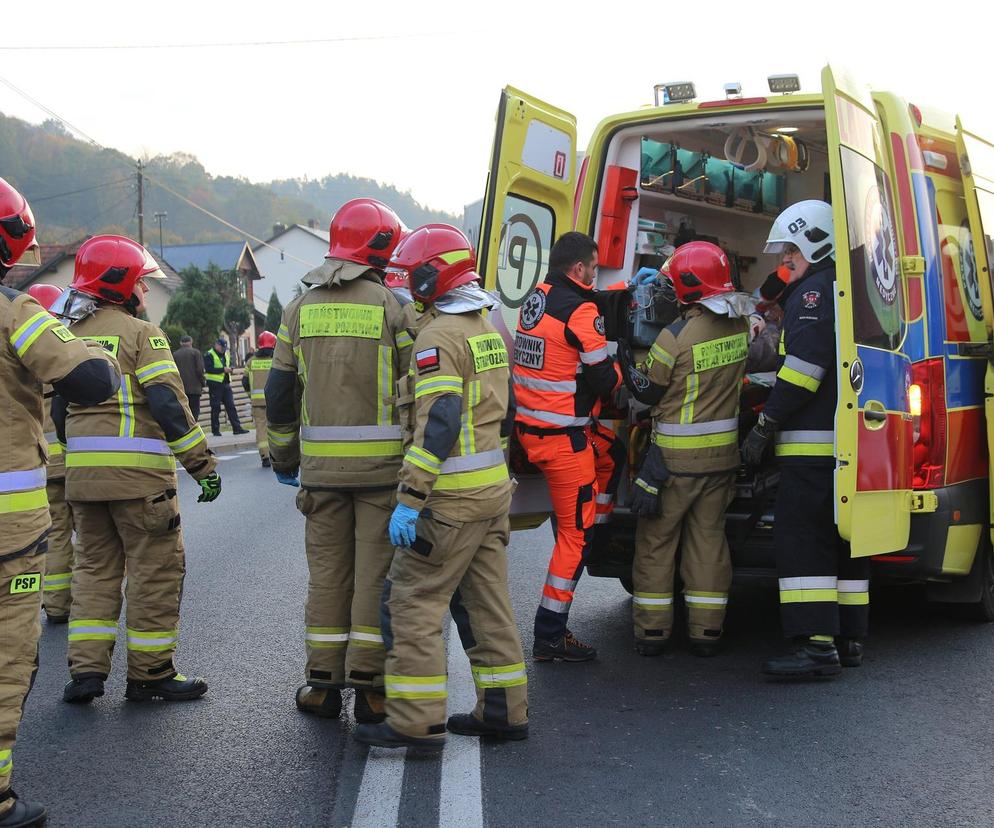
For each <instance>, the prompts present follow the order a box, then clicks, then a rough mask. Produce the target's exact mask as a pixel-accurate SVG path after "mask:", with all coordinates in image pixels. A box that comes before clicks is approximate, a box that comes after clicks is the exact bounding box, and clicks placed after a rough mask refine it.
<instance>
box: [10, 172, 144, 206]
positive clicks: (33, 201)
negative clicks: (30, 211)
mask: <svg viewBox="0 0 994 828" xmlns="http://www.w3.org/2000/svg"><path fill="white" fill-rule="evenodd" d="M130 181H131V177H130V176H129V177H128V178H118V179H117V180H116V181H104V182H103V183H102V184H94V185H93V186H92V187H81V188H80V189H78V190H69V191H68V192H65V193H55V194H54V195H48V196H42V197H41V198H37V197H35V196H32V197H31V198H29V199H28V202H29V203H30V204H40V203H41V202H43V201H52V200H53V199H56V198H65V197H66V196H71V195H78V194H79V193H88V192H90V190H99V189H101V188H102V187H113V186H114V185H115V184H124V183H125V182H130Z"/></svg>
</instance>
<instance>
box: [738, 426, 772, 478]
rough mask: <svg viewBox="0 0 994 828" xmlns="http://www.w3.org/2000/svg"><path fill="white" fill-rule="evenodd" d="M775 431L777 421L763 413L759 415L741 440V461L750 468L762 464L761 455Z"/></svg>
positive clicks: (764, 452) (763, 453)
mask: <svg viewBox="0 0 994 828" xmlns="http://www.w3.org/2000/svg"><path fill="white" fill-rule="evenodd" d="M776 433H777V421H776V420H771V419H770V418H769V417H767V416H766V415H765V414H760V415H759V422H757V423H756V425H754V426H753V427H752V431H750V432H749V434H748V435H746V438H745V440H744V441H743V442H742V447H741V451H742V462H743V463H745V464H746V465H747V466H750V467H752V468H757V467H759V466H761V465H763V455H765V454H766V451H767V449H768V448H769V446H770V441H772V440H773V436H774V435H775V434H776Z"/></svg>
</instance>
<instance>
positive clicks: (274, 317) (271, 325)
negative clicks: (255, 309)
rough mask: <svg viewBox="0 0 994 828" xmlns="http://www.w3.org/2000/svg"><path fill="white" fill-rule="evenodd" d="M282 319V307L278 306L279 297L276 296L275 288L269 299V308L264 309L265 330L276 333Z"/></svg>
mask: <svg viewBox="0 0 994 828" xmlns="http://www.w3.org/2000/svg"><path fill="white" fill-rule="evenodd" d="M282 318H283V306H282V305H281V304H280V297H279V296H277V295H276V288H273V293H272V295H271V296H270V297H269V307H268V308H266V330H267V331H270V332H271V333H276V331H278V330H279V327H280V320H281V319H282Z"/></svg>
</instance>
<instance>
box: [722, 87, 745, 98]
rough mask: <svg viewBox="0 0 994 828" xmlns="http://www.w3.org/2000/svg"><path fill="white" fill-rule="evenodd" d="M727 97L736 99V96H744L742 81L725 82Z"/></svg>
mask: <svg viewBox="0 0 994 828" xmlns="http://www.w3.org/2000/svg"><path fill="white" fill-rule="evenodd" d="M725 97H726V98H727V99H728V100H730V101H731V100H734V99H735V98H741V97H742V84H741V83H726V84H725Z"/></svg>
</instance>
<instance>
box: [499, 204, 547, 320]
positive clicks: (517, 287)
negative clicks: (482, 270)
mask: <svg viewBox="0 0 994 828" xmlns="http://www.w3.org/2000/svg"><path fill="white" fill-rule="evenodd" d="M555 233H556V219H555V214H554V213H553V212H552V209H551V208H550V207H549V206H548V205H546V204H541V203H539V202H537V201H531V200H530V199H526V198H522V197H521V196H518V195H515V194H514V193H508V194H507V197H506V199H505V201H504V215H503V217H502V218H501V226H500V245H499V247H498V250H497V291H498V293H499V294H500V298H501V302H502V303H503V304H504V307H505V309H509V310H513V312H514V317H515V324H517V321H516V320H517V309H518V308H519V307H521V303H522V302H524V300H525V297H526V296H527V295H528V294H529V293H530V292H531V290H532V288H534V287H535V285H537V284H538V283H539V281H540V280H541V279H542V277H543V276H544V275H545V273H546V271H547V270H548V267H549V251H550V250H551V249H552V243H553V241H554V239H555ZM513 329H514V328H513V327H512V330H513Z"/></svg>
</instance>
